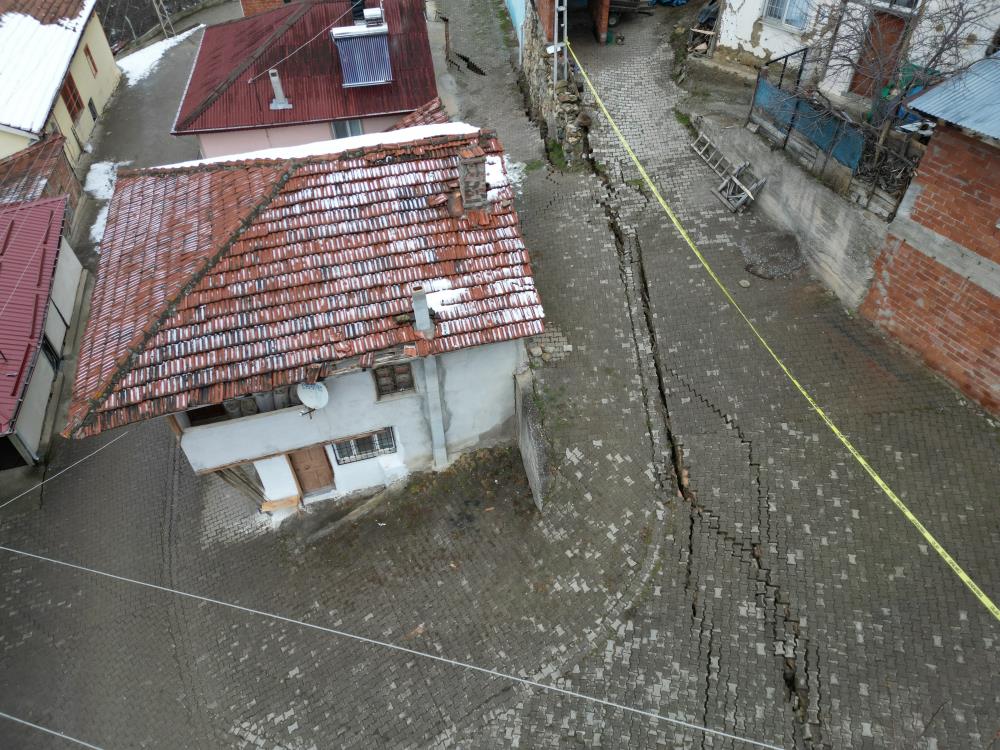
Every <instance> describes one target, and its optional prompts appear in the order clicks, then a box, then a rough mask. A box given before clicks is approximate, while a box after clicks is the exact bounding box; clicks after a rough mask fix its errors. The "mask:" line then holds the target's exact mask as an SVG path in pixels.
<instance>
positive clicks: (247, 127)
mask: <svg viewBox="0 0 1000 750" xmlns="http://www.w3.org/2000/svg"><path fill="white" fill-rule="evenodd" d="M422 106H423V104H421V105H420V107H422ZM420 107H414V108H413V109H397V110H393V111H391V112H372V113H371V114H363V115H344V116H343V117H316V118H313V119H312V120H295V121H294V122H274V123H265V124H263V125H233V126H232V127H227V128H198V129H197V130H195V129H191V130H178V129H177V127H176V125H175V126H174V129H173V130H171V131H170V134H171V135H197V134H198V133H233V132H237V131H240V130H265V129H266V128H285V127H289V126H291V125H312V124H313V123H317V122H337V121H338V120H364V119H367V118H369V117H388V116H389V115H408V114H410V112H415V111H416V110H418V109H420Z"/></svg>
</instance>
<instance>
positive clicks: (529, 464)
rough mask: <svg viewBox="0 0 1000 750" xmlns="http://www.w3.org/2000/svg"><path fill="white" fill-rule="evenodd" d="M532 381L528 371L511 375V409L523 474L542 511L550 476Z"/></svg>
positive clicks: (545, 442) (540, 419)
mask: <svg viewBox="0 0 1000 750" xmlns="http://www.w3.org/2000/svg"><path fill="white" fill-rule="evenodd" d="M533 380H534V378H533V376H532V374H531V370H530V369H528V368H524V369H523V370H521V371H520V372H518V373H516V374H515V375H514V384H515V389H514V399H515V406H514V409H515V413H516V416H517V446H518V448H519V449H520V451H521V461H522V462H523V463H524V473H525V474H526V475H527V477H528V486H529V487H531V496H532V497H533V498H534V500H535V505H536V506H538V509H539V510H543V504H544V502H545V495H546V493H547V492H548V491H549V485H550V484H551V482H552V474H551V470H550V468H549V459H548V452H547V446H548V441H546V439H545V433H544V432H543V431H542V416H541V414H540V413H539V411H538V405H537V404H536V403H535V389H534V384H533Z"/></svg>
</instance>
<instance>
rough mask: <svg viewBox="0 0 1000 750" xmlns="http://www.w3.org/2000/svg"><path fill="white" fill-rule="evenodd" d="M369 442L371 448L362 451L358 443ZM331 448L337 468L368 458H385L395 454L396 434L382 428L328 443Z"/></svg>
mask: <svg viewBox="0 0 1000 750" xmlns="http://www.w3.org/2000/svg"><path fill="white" fill-rule="evenodd" d="M369 439H370V440H371V441H372V445H373V447H372V448H370V449H365V450H362V449H361V448H360V447H359V445H358V444H359V443H360V442H361V441H363V440H369ZM330 447H331V448H333V457H334V459H335V460H336V462H337V465H338V466H344V465H345V464H353V463H357V462H358V461H367V460H368V459H370V458H377V457H378V456H385V455H388V454H390V453H395V452H396V432H395V430H394V428H392V427H383V428H382V429H380V430H375V431H374V432H366V433H363V434H361V435H354V436H353V437H347V438H340V439H339V440H334V441H333V442H332V443H330Z"/></svg>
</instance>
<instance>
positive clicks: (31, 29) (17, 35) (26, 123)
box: [0, 0, 97, 133]
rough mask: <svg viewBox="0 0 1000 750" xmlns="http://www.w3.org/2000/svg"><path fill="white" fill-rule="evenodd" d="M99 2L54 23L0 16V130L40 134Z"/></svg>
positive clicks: (86, 2)
mask: <svg viewBox="0 0 1000 750" xmlns="http://www.w3.org/2000/svg"><path fill="white" fill-rule="evenodd" d="M96 2H97V0H83V3H82V5H81V7H80V11H79V13H78V14H77V15H76V16H75V17H73V18H60V19H59V20H57V21H54V22H52V23H44V22H43V21H39V20H38V19H37V18H35V17H33V16H30V15H26V14H24V13H15V12H9V13H4V14H3V15H2V16H0V126H6V127H8V128H13V129H14V130H20V131H23V132H25V133H41V132H42V128H43V127H45V121H46V120H47V119H48V117H49V112H51V111H52V103H53V102H54V101H55V98H56V96H58V94H59V89H60V88H62V84H63V79H65V77H66V71H67V70H68V69H69V64H70V62H71V61H72V59H73V55H74V53H75V52H76V48H77V45H78V44H79V42H80V37H81V36H82V35H83V30H84V27H85V26H86V25H87V21H88V20H89V18H90V14H91V13H92V12H93V10H94V5H95V3H96ZM43 20H44V19H43Z"/></svg>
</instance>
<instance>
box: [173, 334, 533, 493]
mask: <svg viewBox="0 0 1000 750" xmlns="http://www.w3.org/2000/svg"><path fill="white" fill-rule="evenodd" d="M524 361H525V353H524V345H523V343H522V342H521V341H508V342H502V343H497V344H490V345H486V346H479V347H474V348H471V349H463V350H459V351H455V352H449V353H447V354H442V355H438V356H436V357H433V358H431V357H428V358H425V359H415V360H411V361H410V364H411V369H412V373H413V380H414V386H415V387H414V389H413V390H411V391H406V392H402V393H396V394H393V395H390V396H382V397H379V396H378V394H377V391H376V387H375V379H374V376H373V374H372V372H370V371H359V372H352V373H347V374H344V375H339V376H334V377H331V378H328V379H327V380H326V381H325V385H326V387H327V391H328V393H329V397H330V398H329V402H328V403H327V404H326V406H324V407H323V408H322V409H317V410H316V411H314V412H312V413H311V414H303V413H302V412H303V411H304V408H303V407H302V406H293V407H289V408H287V409H281V410H278V411H272V412H267V413H263V414H255V415H253V416H249V417H243V418H240V419H232V420H228V421H223V422H216V423H214V424H207V425H201V426H197V427H191V426H186V424H185V419H184V418H183V417H179V418H178V421H179V422H180V426H181V429H182V430H183V432H182V434H181V448H182V449H183V450H184V453H185V455H186V456H187V457H188V460H189V461H190V463H191V466H192V467H193V468H194V470H195V471H197V472H199V473H207V472H211V471H215V470H218V469H221V468H225V467H230V466H234V465H240V464H247V463H252V464H253V466H254V469H255V470H256V472H257V476H258V478H259V480H260V483H261V485H262V487H263V491H264V495H265V498H266V499H267V500H270V501H278V500H288V499H289V498H297V499H299V500H302V499H303V497H302V493H301V492H300V488H299V485H298V483H297V482H296V477H295V474H294V472H293V470H292V466H291V462H290V461H289V459H288V457H287V454H288V453H289V452H291V451H295V450H298V449H301V448H306V447H309V446H317V445H322V446H324V449H325V451H326V456H327V459H328V460H329V462H330V466H331V467H332V469H333V475H334V477H333V480H334V486H333V487H332V488H330V490H329V491H327V492H323V493H319V494H317V495H309V496H307V497H306V498H304V499H306V500H314V499H323V498H328V497H339V496H344V495H348V494H350V493H353V492H357V491H360V490H367V489H372V488H378V487H382V486H386V485H390V484H393V483H394V482H396V481H398V480H400V479H403V478H404V477H406V475H407V474H409V473H410V472H413V471H423V470H427V469H430V468H441V467H442V466H443V465H445V464H447V463H448V462H450V461H451V460H453V459H454V458H455V457H456V456H457V455H458V454H460V453H461V452H463V451H466V450H469V449H471V448H475V447H480V446H483V445H489V444H492V443H495V442H499V441H503V440H507V439H510V438H512V437H513V436H514V377H513V375H514V372H515V371H516V370H517V369H518V368H519V367H521V366H522V365H523V363H524ZM433 370H436V371H437V374H436V376H435V375H434V374H433ZM435 377H436V384H435V382H434V381H435ZM433 388H436V389H437V390H436V393H437V394H438V398H434V392H433V391H432V390H431V389H433ZM438 403H439V404H440V406H439V407H438V406H437V404H438ZM435 425H437V426H438V427H439V428H441V429H442V430H443V435H444V445H443V446H435V444H434V443H435V440H434V437H433V434H434V432H435ZM387 427H391V428H392V430H393V435H394V441H395V450H394V451H393V452H391V453H385V454H382V455H377V456H374V457H372V458H367V459H363V460H358V461H354V462H351V463H343V464H339V463H338V462H337V457H336V455H335V452H334V449H333V447H332V443H334V442H337V441H340V440H342V439H344V438H350V437H353V436H358V435H365V434H369V433H373V432H377V431H379V430H382V429H385V428H387ZM439 434H441V432H440V431H439ZM435 448H440V449H442V450H438V451H437V456H436V455H435V453H436V451H435ZM442 459H443V460H442Z"/></svg>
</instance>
